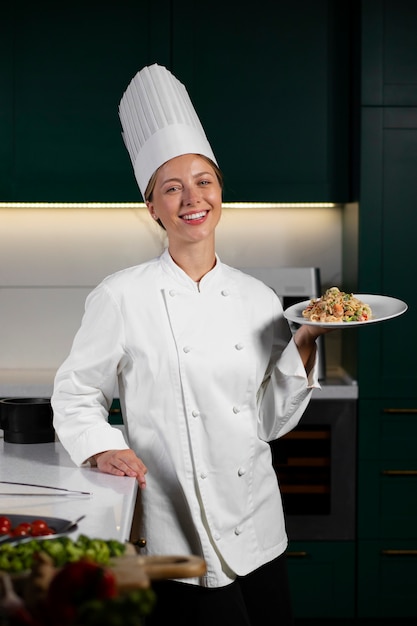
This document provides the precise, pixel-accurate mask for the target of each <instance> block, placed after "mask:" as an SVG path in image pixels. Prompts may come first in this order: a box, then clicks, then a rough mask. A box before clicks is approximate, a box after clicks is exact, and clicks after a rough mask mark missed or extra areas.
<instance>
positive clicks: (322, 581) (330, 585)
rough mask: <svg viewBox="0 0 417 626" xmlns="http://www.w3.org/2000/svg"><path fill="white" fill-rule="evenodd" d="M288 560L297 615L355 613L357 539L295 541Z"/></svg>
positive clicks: (331, 615)
mask: <svg viewBox="0 0 417 626" xmlns="http://www.w3.org/2000/svg"><path fill="white" fill-rule="evenodd" d="M287 562H288V573H289V579H290V588H291V595H292V603H293V607H294V613H295V617H299V618H315V617H336V618H337V617H353V615H354V611H355V544H354V542H353V541H345V542H343V541H340V542H336V541H319V542H308V543H305V542H291V544H290V546H289V549H288V552H287Z"/></svg>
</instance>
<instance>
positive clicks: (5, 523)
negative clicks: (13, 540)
mask: <svg viewBox="0 0 417 626" xmlns="http://www.w3.org/2000/svg"><path fill="white" fill-rule="evenodd" d="M0 527H1V528H7V529H8V530H7V532H8V531H9V530H10V529H11V527H12V522H11V521H10V518H8V517H6V516H5V515H1V516H0Z"/></svg>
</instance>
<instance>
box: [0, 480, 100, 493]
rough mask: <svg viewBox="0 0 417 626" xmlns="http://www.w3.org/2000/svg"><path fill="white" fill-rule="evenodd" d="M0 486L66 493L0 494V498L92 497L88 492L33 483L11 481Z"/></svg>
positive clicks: (3, 481)
mask: <svg viewBox="0 0 417 626" xmlns="http://www.w3.org/2000/svg"><path fill="white" fill-rule="evenodd" d="M0 483H1V484H2V485H21V486H22V487H40V488H41V489H54V490H57V491H65V492H66V493H65V494H64V493H61V494H59V493H48V494H47V493H7V492H5V493H0V495H2V496H47V495H48V496H59V495H61V496H63V495H67V494H77V495H81V496H92V495H93V494H92V493H91V492H90V491H76V490H74V489H65V487H51V486H50V485H36V484H34V483H18V482H13V481H11V480H0Z"/></svg>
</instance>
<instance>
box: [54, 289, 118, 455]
mask: <svg viewBox="0 0 417 626" xmlns="http://www.w3.org/2000/svg"><path fill="white" fill-rule="evenodd" d="M125 359H126V352H125V349H124V328H123V320H122V316H121V315H120V310H119V307H118V304H117V302H116V301H115V300H114V299H113V298H112V296H111V294H110V292H109V291H108V289H107V288H106V286H105V285H104V284H103V283H102V284H101V285H100V286H99V287H97V288H96V289H95V290H94V291H92V292H91V294H90V295H89V296H88V298H87V300H86V308H85V313H84V316H83V319H82V323H81V327H80V329H79V331H78V333H77V334H76V336H75V339H74V342H73V345H72V348H71V351H70V354H69V356H68V358H67V359H66V360H65V361H64V363H63V364H62V365H61V367H60V368H59V369H58V372H57V374H56V377H55V382H54V390H53V394H52V398H51V404H52V408H53V412H54V428H55V431H56V433H57V435H58V438H59V439H60V441H61V443H62V444H63V445H64V447H65V448H66V449H67V451H68V452H69V454H70V456H71V458H72V460H73V461H74V463H75V464H77V465H81V464H82V463H83V462H85V461H86V460H87V459H88V458H89V457H91V456H92V455H93V454H96V453H98V452H103V451H104V450H110V449H126V448H128V445H127V444H126V442H125V439H124V437H123V435H122V433H121V431H120V430H119V429H117V428H113V427H112V426H110V424H109V423H108V412H109V409H110V406H111V403H112V400H113V394H114V390H115V389H116V384H117V372H118V371H119V369H120V368H121V367H122V366H123V362H124V360H125Z"/></svg>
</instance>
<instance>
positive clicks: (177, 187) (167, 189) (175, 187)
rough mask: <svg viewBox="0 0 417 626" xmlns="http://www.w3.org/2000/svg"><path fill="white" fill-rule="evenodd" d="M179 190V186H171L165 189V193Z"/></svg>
mask: <svg viewBox="0 0 417 626" xmlns="http://www.w3.org/2000/svg"><path fill="white" fill-rule="evenodd" d="M179 189H180V185H172V187H167V188H166V189H165V193H173V192H175V191H178V190H179Z"/></svg>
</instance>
